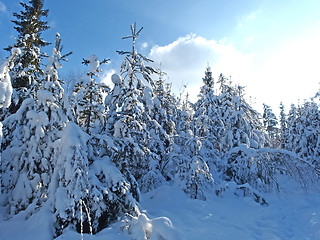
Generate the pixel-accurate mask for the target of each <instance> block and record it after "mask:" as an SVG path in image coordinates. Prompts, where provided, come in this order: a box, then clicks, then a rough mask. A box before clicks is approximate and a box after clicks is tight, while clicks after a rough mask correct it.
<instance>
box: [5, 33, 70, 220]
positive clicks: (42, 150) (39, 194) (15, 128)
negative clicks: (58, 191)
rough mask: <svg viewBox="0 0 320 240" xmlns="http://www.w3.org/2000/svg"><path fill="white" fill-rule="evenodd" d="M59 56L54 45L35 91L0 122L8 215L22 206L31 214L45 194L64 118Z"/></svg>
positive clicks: (16, 211) (39, 205)
mask: <svg viewBox="0 0 320 240" xmlns="http://www.w3.org/2000/svg"><path fill="white" fill-rule="evenodd" d="M57 39H59V37H57ZM61 57H62V56H61V54H60V51H59V50H58V49H56V48H55V49H54V51H53V55H52V57H49V58H48V64H47V67H46V69H45V74H44V77H43V78H41V80H39V81H36V82H35V85H34V87H35V89H36V91H35V94H34V95H30V96H29V98H27V99H26V100H25V101H24V102H23V104H22V105H21V107H20V108H19V110H18V111H17V112H16V113H15V114H12V115H10V116H9V117H8V118H6V119H5V121H4V122H3V125H4V128H3V130H4V136H5V137H4V139H3V142H2V150H3V152H2V164H1V174H2V179H1V186H2V191H3V193H4V194H5V195H6V202H5V205H6V206H7V208H8V214H9V215H11V216H12V215H15V214H17V213H19V212H21V211H23V210H26V211H27V216H30V215H32V214H33V213H35V212H36V211H37V210H38V209H39V207H41V206H42V204H43V203H44V202H45V201H46V200H47V199H48V196H49V185H50V182H51V179H52V174H53V171H54V167H55V159H54V158H53V156H54V152H55V150H54V149H55V141H56V140H57V139H58V138H59V132H60V131H61V130H62V129H63V128H64V126H65V124H66V122H67V121H68V119H67V116H66V111H67V110H66V107H65V105H64V99H63V94H64V93H63V88H62V86H61V82H60V80H59V77H58V72H57V69H58V68H60V67H61V65H60V63H59V62H60V61H61V60H62V58H61Z"/></svg>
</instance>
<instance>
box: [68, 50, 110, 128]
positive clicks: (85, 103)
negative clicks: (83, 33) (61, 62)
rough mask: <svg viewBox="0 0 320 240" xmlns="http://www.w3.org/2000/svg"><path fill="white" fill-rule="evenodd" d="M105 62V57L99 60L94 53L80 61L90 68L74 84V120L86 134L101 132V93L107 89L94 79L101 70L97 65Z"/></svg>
mask: <svg viewBox="0 0 320 240" xmlns="http://www.w3.org/2000/svg"><path fill="white" fill-rule="evenodd" d="M107 62H108V60H107V59H104V60H103V61H101V62H100V61H99V59H98V58H97V56H95V55H91V56H90V57H88V59H83V62H82V63H83V64H85V65H89V67H90V69H89V71H88V72H87V78H86V79H83V80H81V81H79V82H78V83H76V84H75V86H74V94H75V114H76V121H77V123H78V124H79V126H80V127H81V128H82V129H83V130H84V131H85V132H86V133H88V134H89V133H98V132H101V130H102V128H103V126H104V122H105V120H104V115H105V113H104V109H105V107H104V104H103V95H104V94H106V93H107V92H108V90H109V89H108V87H107V86H106V85H105V84H103V83H101V84H100V83H97V82H96V79H97V78H98V77H99V73H100V72H101V71H102V70H101V68H99V67H100V66H101V65H102V64H104V63H107Z"/></svg>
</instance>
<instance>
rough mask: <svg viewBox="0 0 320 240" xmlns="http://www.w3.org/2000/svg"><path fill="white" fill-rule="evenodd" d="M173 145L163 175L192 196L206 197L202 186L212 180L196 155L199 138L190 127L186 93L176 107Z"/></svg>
mask: <svg viewBox="0 0 320 240" xmlns="http://www.w3.org/2000/svg"><path fill="white" fill-rule="evenodd" d="M175 118H176V130H177V134H176V136H175V138H174V147H173V150H172V152H170V155H169V163H168V167H167V173H166V174H167V178H168V179H172V180H173V181H174V184H176V185H178V186H179V187H181V188H182V189H183V190H184V191H185V192H186V194H187V195H189V196H190V197H191V198H195V199H202V200H205V199H206V194H205V192H206V189H208V188H209V187H210V185H211V184H212V183H213V179H212V176H211V173H210V172H209V168H208V166H207V164H206V162H205V161H204V160H203V158H202V157H201V156H200V155H199V151H200V148H201V141H200V138H199V137H197V136H195V135H194V131H193V129H192V119H193V108H192V106H191V104H190V102H189V101H188V97H187V98H186V100H185V102H184V103H183V104H182V106H181V108H179V109H177V114H176V116H175Z"/></svg>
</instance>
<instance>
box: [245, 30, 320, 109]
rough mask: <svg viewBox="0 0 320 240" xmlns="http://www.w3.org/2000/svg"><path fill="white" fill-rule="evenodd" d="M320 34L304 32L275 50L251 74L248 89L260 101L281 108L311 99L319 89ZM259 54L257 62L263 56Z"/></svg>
mask: <svg viewBox="0 0 320 240" xmlns="http://www.w3.org/2000/svg"><path fill="white" fill-rule="evenodd" d="M319 42H320V34H317V33H310V34H309V33H305V34H304V35H303V36H301V37H299V38H295V39H290V40H289V41H287V42H286V43H285V44H283V45H281V46H278V47H277V48H276V49H273V50H272V53H271V54H269V56H267V58H266V59H265V60H264V61H263V62H261V63H260V64H257V65H253V66H252V71H250V73H248V79H249V83H248V88H250V91H251V92H255V94H254V96H256V97H257V99H260V101H262V102H265V103H267V104H271V105H273V108H278V106H279V102H280V101H283V102H284V103H285V104H286V105H290V104H291V103H295V104H296V103H297V102H298V100H299V99H300V100H301V101H303V100H304V99H309V98H310V97H312V96H313V95H314V94H315V93H316V92H317V91H318V90H319V82H320V72H319V56H320V45H319ZM258 57H259V58H261V55H260V56H259V55H257V56H256V59H257V61H258V60H260V61H261V59H258Z"/></svg>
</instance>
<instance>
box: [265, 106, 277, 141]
mask: <svg viewBox="0 0 320 240" xmlns="http://www.w3.org/2000/svg"><path fill="white" fill-rule="evenodd" d="M262 118H263V126H264V129H265V131H266V132H267V135H268V138H269V144H270V146H271V147H278V146H279V141H280V139H279V128H278V119H277V117H276V115H275V114H274V113H273V112H272V109H271V107H270V106H268V105H266V104H263V115H262Z"/></svg>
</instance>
